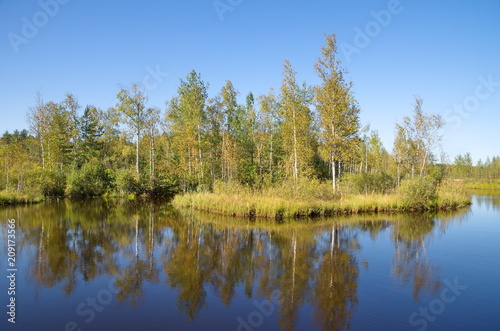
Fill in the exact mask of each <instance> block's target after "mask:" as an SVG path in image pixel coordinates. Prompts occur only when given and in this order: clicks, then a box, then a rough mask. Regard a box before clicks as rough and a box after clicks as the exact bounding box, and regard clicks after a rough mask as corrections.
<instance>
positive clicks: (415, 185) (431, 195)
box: [398, 177, 437, 209]
mask: <svg viewBox="0 0 500 331" xmlns="http://www.w3.org/2000/svg"><path fill="white" fill-rule="evenodd" d="M398 195H400V197H401V198H402V200H403V203H404V204H405V205H406V206H408V207H414V208H418V209H426V208H430V207H431V206H432V204H434V203H435V201H436V199H437V185H436V183H435V182H434V181H433V180H429V179H426V178H423V177H417V178H415V179H405V180H403V181H402V182H401V186H400V187H399V189H398Z"/></svg>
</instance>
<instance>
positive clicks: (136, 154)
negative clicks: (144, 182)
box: [135, 131, 140, 175]
mask: <svg viewBox="0 0 500 331" xmlns="http://www.w3.org/2000/svg"><path fill="white" fill-rule="evenodd" d="M139 137H140V132H139V131H137V141H136V143H135V173H136V174H137V175H139Z"/></svg>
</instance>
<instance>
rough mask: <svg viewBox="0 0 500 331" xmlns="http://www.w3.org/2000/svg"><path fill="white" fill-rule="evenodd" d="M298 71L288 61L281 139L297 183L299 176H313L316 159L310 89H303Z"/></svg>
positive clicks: (282, 92)
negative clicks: (314, 157)
mask: <svg viewBox="0 0 500 331" xmlns="http://www.w3.org/2000/svg"><path fill="white" fill-rule="evenodd" d="M295 74H296V73H295V71H294V70H293V67H292V65H291V64H290V62H289V61H288V60H285V62H284V65H283V82H282V85H281V95H280V115H281V119H282V121H281V123H280V124H281V131H280V133H281V135H282V138H283V140H284V141H285V142H286V143H285V144H284V149H285V153H286V155H287V159H286V168H287V169H289V170H288V173H289V174H290V176H291V178H293V180H294V181H295V182H296V181H297V180H298V178H299V176H303V175H305V176H308V175H309V176H310V175H312V171H311V168H312V158H313V156H314V151H313V144H312V140H313V139H314V137H313V129H312V116H311V111H310V109H309V106H308V105H309V103H310V97H309V95H308V91H307V88H306V87H305V86H304V87H302V88H301V87H299V85H298V84H297V82H296V80H295Z"/></svg>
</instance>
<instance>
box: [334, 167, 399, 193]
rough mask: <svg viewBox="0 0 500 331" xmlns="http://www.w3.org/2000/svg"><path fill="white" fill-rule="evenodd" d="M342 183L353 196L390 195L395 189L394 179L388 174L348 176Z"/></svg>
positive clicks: (345, 176)
mask: <svg viewBox="0 0 500 331" xmlns="http://www.w3.org/2000/svg"><path fill="white" fill-rule="evenodd" d="M342 183H343V185H344V186H345V188H346V189H347V191H348V192H349V193H351V194H375V193H381V194H385V193H389V192H390V191H392V190H393V189H394V187H395V185H396V184H395V181H394V179H393V178H392V177H391V176H389V175H388V174H387V173H385V172H382V173H377V174H369V173H360V174H346V175H344V177H343V178H342Z"/></svg>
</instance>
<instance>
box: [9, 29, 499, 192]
mask: <svg viewBox="0 0 500 331" xmlns="http://www.w3.org/2000/svg"><path fill="white" fill-rule="evenodd" d="M336 56H337V48H336V41H335V35H328V36H326V44H325V45H324V46H323V47H322V51H321V56H320V57H319V58H318V60H317V62H316V64H315V65H314V69H315V71H316V73H317V74H318V77H319V78H320V80H321V83H320V84H319V85H317V86H309V85H307V84H306V83H303V84H299V83H298V82H297V81H296V77H295V76H296V73H295V71H294V69H293V67H292V65H291V64H290V62H289V61H288V60H285V61H284V65H283V80H282V85H281V87H280V89H279V90H278V91H274V90H272V89H271V90H270V92H269V93H268V94H265V95H261V96H258V97H255V96H254V95H253V94H252V93H248V95H247V96H246V98H245V103H244V104H240V103H239V102H238V98H239V92H238V91H237V90H236V88H235V87H234V86H233V84H232V82H231V81H229V80H228V81H226V83H225V85H224V86H223V87H222V89H221V91H220V93H218V94H217V95H215V96H212V97H209V95H208V86H209V85H208V83H206V82H204V81H203V80H202V78H201V76H200V74H199V73H197V72H195V71H191V72H190V73H189V74H188V75H187V76H186V78H184V79H181V81H180V85H179V87H178V90H177V94H176V95H175V96H174V97H173V98H172V99H171V100H168V101H167V102H166V109H165V110H162V109H160V108H157V107H149V106H148V98H147V95H146V93H145V91H144V89H142V88H141V87H140V86H138V85H132V86H130V87H128V88H122V89H120V91H119V92H118V94H117V103H116V105H115V106H114V107H112V108H109V109H107V110H102V109H99V108H97V107H95V106H92V105H88V106H86V107H85V108H83V107H82V106H81V105H80V104H79V103H78V100H77V98H76V97H75V96H74V95H73V94H71V93H68V94H66V96H65V98H64V99H63V100H62V101H60V102H53V101H48V102H46V101H44V100H43V99H42V96H41V95H38V96H37V99H36V104H35V105H34V106H33V107H32V108H31V109H30V110H29V113H28V116H27V118H28V123H29V132H28V131H26V130H23V131H21V132H19V131H14V133H8V132H6V133H5V134H4V135H3V136H2V138H1V139H0V158H1V162H2V171H1V173H0V185H1V187H2V188H4V189H5V191H7V192H23V193H29V194H43V195H45V196H61V195H69V196H98V195H103V194H149V195H157V196H164V195H171V194H172V193H174V192H175V191H182V192H186V191H193V190H198V191H204V190H211V189H212V188H213V187H214V184H216V183H220V182H222V183H231V184H234V183H236V184H238V185H245V186H248V187H252V188H256V189H259V188H264V187H270V186H273V185H276V184H278V183H283V182H287V181H288V182H290V183H292V185H294V184H293V183H297V182H298V181H300V180H303V179H306V180H307V179H318V180H320V181H328V182H330V183H331V184H332V190H333V191H334V192H335V191H337V190H338V186H339V185H342V184H341V183H344V184H345V186H350V187H351V186H353V185H354V186H355V187H357V186H359V190H360V191H368V186H367V185H370V189H369V190H370V191H374V190H379V189H380V188H382V189H384V190H385V189H387V188H394V187H396V186H397V185H399V184H400V183H401V181H402V180H404V179H407V178H413V177H417V176H422V177H425V176H427V177H431V178H433V179H435V180H439V179H441V178H442V177H443V175H444V172H445V171H446V167H444V166H439V165H436V163H437V162H436V161H437V156H436V155H435V154H434V153H433V151H434V150H436V148H437V147H438V146H439V143H440V139H441V136H440V134H439V129H440V128H441V127H442V126H443V121H442V119H441V117H440V116H439V115H432V114H431V115H426V114H425V113H424V112H423V110H422V100H421V99H419V98H417V99H416V103H415V108H414V110H413V115H412V116H411V117H405V118H404V120H403V122H402V123H398V124H396V130H395V133H396V135H395V142H394V146H393V148H392V150H391V151H388V150H386V149H385V148H384V146H383V145H382V142H381V140H380V138H379V135H378V132H377V131H370V130H369V128H367V127H365V128H361V125H360V116H359V113H360V109H359V106H358V103H357V102H356V100H355V98H354V95H353V92H352V83H351V82H349V81H348V80H347V79H346V77H345V76H346V70H345V69H344V68H343V67H342V66H341V64H340V62H339V61H338V59H337V57H336ZM82 110H83V111H82ZM495 160H497V159H495ZM495 162H497V161H495ZM346 174H348V175H346Z"/></svg>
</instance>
